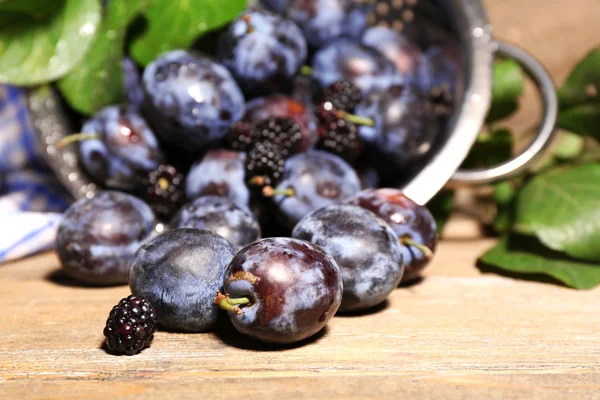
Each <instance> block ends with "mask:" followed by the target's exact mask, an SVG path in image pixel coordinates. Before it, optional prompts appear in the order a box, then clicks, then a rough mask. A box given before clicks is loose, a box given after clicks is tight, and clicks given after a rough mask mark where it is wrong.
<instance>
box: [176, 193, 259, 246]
mask: <svg viewBox="0 0 600 400" xmlns="http://www.w3.org/2000/svg"><path fill="white" fill-rule="evenodd" d="M171 227H172V228H194V229H204V230H207V231H212V232H214V233H216V234H218V235H221V236H223V237H224V238H225V239H227V241H228V242H229V243H231V245H232V246H233V248H234V249H236V250H240V249H241V248H242V247H244V246H246V245H249V244H250V243H252V242H255V241H257V240H258V239H260V237H261V232H260V225H259V224H258V221H257V220H256V217H255V216H254V214H252V213H251V212H250V210H248V209H247V208H246V207H242V206H239V205H237V204H236V203H234V202H233V201H232V200H230V199H227V198H225V197H219V196H204V197H198V198H197V199H196V200H194V201H192V202H190V203H188V204H186V205H185V206H183V207H182V208H181V209H180V210H179V212H178V213H177V214H176V215H175V217H173V220H172V221H171Z"/></svg>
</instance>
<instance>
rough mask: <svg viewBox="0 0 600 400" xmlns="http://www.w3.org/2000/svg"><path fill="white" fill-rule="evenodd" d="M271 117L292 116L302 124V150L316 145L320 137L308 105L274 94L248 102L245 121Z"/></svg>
mask: <svg viewBox="0 0 600 400" xmlns="http://www.w3.org/2000/svg"><path fill="white" fill-rule="evenodd" d="M269 117H281V118H291V119H293V120H294V121H295V122H296V123H297V124H298V126H300V130H301V132H302V140H301V141H300V144H299V146H298V151H300V152H302V151H307V150H308V149H310V148H312V147H314V145H315V144H316V142H317V140H318V139H319V137H318V134H317V119H316V117H315V115H314V114H313V112H312V111H311V110H310V109H309V108H308V107H307V106H305V105H304V104H302V103H300V102H298V101H296V100H294V99H293V98H291V97H287V96H285V95H281V94H274V95H271V96H268V97H261V98H258V99H254V100H252V101H250V102H248V104H247V106H246V114H245V115H244V121H246V122H256V121H261V120H265V119H267V118H269Z"/></svg>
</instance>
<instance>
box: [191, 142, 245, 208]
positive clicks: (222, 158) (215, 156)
mask: <svg viewBox="0 0 600 400" xmlns="http://www.w3.org/2000/svg"><path fill="white" fill-rule="evenodd" d="M245 176H246V154H245V153H240V152H237V151H230V150H222V149H218V150H211V151H209V152H208V153H206V154H205V155H204V157H203V158H202V160H200V161H199V162H197V163H195V164H194V165H193V166H192V168H191V169H190V171H189V172H188V175H187V179H186V183H185V189H186V195H187V197H188V199H195V198H196V197H200V196H207V195H216V196H222V197H227V198H229V199H231V200H232V201H234V202H235V203H237V204H238V205H240V206H249V205H250V190H249V189H248V187H247V186H246V181H245Z"/></svg>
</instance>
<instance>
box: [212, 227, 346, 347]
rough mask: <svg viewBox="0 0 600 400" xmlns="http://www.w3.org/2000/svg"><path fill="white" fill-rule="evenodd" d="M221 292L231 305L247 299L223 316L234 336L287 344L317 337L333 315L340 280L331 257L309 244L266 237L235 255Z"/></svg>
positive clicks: (339, 289) (335, 309)
mask: <svg viewBox="0 0 600 400" xmlns="http://www.w3.org/2000/svg"><path fill="white" fill-rule="evenodd" d="M224 289H225V291H224V293H225V295H228V296H229V299H231V300H232V299H244V298H245V299H249V300H250V303H249V304H246V305H244V306H242V307H239V306H235V307H232V308H231V309H230V310H229V312H228V314H229V319H230V320H231V322H232V323H233V326H234V327H235V328H236V329H237V330H238V331H240V332H241V333H244V334H246V335H249V336H251V337H254V338H256V339H259V340H262V341H265V342H272V343H292V342H297V341H300V340H303V339H306V338H308V337H310V336H312V335H314V334H316V333H317V332H319V331H320V330H321V329H323V327H324V326H325V325H326V324H327V322H328V321H329V320H330V319H331V318H332V317H333V316H334V315H335V313H336V312H337V310H338V307H339V305H340V302H341V300H342V276H341V273H340V269H339V267H338V266H337V264H336V262H335V261H334V260H333V258H331V257H330V256H328V255H327V254H325V253H324V252H323V251H322V250H321V249H320V248H319V247H317V246H315V245H313V244H312V243H308V242H305V241H302V240H296V239H290V238H269V239H263V240H260V241H258V242H255V243H253V244H251V245H249V246H248V247H246V248H244V249H242V250H241V251H240V252H239V253H238V254H236V256H235V257H234V258H233V260H232V261H231V263H230V264H229V266H228V267H227V271H226V273H225V281H224ZM226 300H227V298H226Z"/></svg>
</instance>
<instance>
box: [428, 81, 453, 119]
mask: <svg viewBox="0 0 600 400" xmlns="http://www.w3.org/2000/svg"><path fill="white" fill-rule="evenodd" d="M428 95H429V96H428V97H429V102H430V103H431V105H432V107H433V112H434V114H435V115H436V116H438V117H441V118H447V117H449V116H450V115H451V114H452V111H453V105H454V95H453V94H452V89H451V87H450V85H449V84H447V83H442V84H441V85H440V86H435V87H433V88H431V90H430V92H429V93H428Z"/></svg>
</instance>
